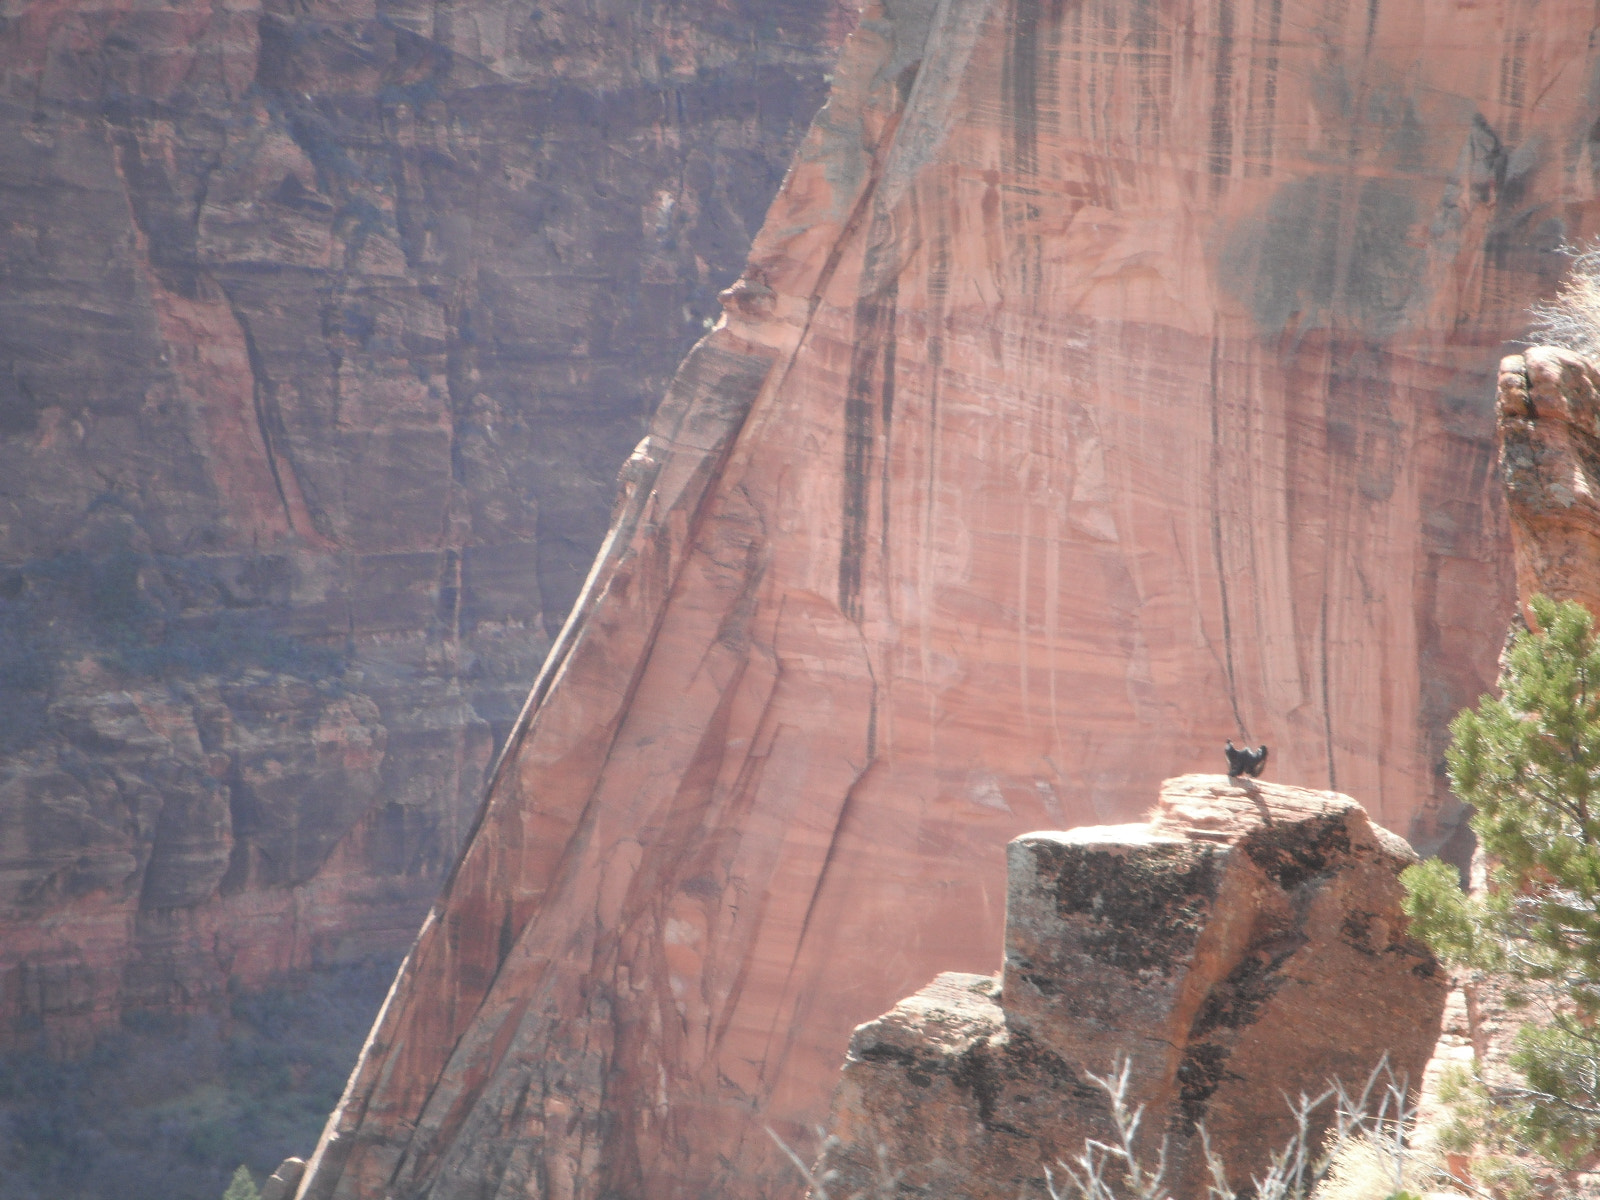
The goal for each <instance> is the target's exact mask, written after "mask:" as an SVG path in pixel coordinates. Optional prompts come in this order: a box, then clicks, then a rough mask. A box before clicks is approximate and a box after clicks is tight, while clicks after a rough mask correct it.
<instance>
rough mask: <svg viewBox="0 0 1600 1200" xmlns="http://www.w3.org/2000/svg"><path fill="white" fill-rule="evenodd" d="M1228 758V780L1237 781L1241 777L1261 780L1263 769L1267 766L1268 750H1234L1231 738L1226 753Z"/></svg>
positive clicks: (1247, 747)
mask: <svg viewBox="0 0 1600 1200" xmlns="http://www.w3.org/2000/svg"><path fill="white" fill-rule="evenodd" d="M1225 753H1226V754H1227V756H1228V778H1229V779H1237V778H1239V776H1241V775H1248V776H1250V778H1251V779H1259V778H1261V768H1262V767H1264V766H1266V765H1267V748H1266V747H1265V746H1261V747H1259V748H1258V749H1255V750H1252V749H1250V747H1249V746H1246V747H1245V748H1244V749H1243V750H1236V749H1234V745H1233V741H1232V739H1231V738H1230V739H1229V741H1228V748H1227V750H1226V751H1225Z"/></svg>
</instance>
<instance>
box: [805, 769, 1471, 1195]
mask: <svg viewBox="0 0 1600 1200" xmlns="http://www.w3.org/2000/svg"><path fill="white" fill-rule="evenodd" d="M1416 861H1417V857H1416V855H1415V853H1414V852H1413V851H1412V850H1411V848H1410V847H1409V846H1408V845H1407V844H1406V843H1405V840H1404V839H1403V838H1400V837H1397V836H1395V835H1394V834H1392V833H1389V832H1388V831H1387V830H1384V829H1382V828H1380V827H1378V826H1375V825H1373V824H1372V823H1371V822H1370V821H1368V820H1367V816H1366V813H1365V812H1363V810H1362V809H1361V806H1360V805H1358V804H1357V803H1356V802H1355V801H1353V800H1351V799H1350V798H1349V797H1348V796H1341V795H1338V794H1337V793H1333V792H1313V791H1309V790H1307V789H1305V788H1294V787H1286V786H1284V785H1282V784H1270V783H1265V784H1258V783H1256V782H1254V781H1251V780H1242V781H1240V780H1230V779H1228V778H1227V777H1226V776H1215V775H1189V776H1184V777H1182V778H1179V779H1171V780H1168V781H1167V782H1166V783H1165V784H1164V785H1163V786H1162V789H1161V798H1160V801H1159V803H1158V804H1157V806H1156V808H1155V810H1154V812H1153V813H1152V814H1151V817H1150V819H1149V821H1148V822H1146V823H1144V824H1139V825H1111V826H1091V827H1087V828H1082V829H1075V830H1072V831H1071V832H1068V833H1030V834H1024V835H1023V836H1022V837H1019V838H1017V839H1015V840H1014V841H1012V842H1011V844H1010V847H1009V850H1008V853H1007V868H1008V872H1009V885H1008V888H1007V893H1006V935H1005V968H1004V971H1003V972H1002V974H1001V975H1000V976H999V977H991V976H978V975H959V974H946V975H941V976H939V977H938V978H937V979H935V980H934V982H933V983H931V984H929V985H928V986H927V987H925V988H923V989H922V990H921V991H919V992H918V993H917V994H916V995H914V996H912V997H910V998H908V999H906V1000H902V1001H901V1002H900V1003H899V1004H897V1005H895V1007H894V1008H893V1009H892V1010H890V1011H889V1012H888V1013H886V1014H885V1015H884V1016H882V1017H879V1018H878V1019H877V1020H875V1021H871V1022H869V1023H867V1024H865V1025H862V1026H861V1027H860V1028H858V1029H857V1030H856V1031H855V1034H854V1035H853V1036H852V1038H851V1041H850V1052H849V1056H848V1058H847V1059H846V1060H845V1065H844V1072H843V1075H842V1077H841V1079H840V1082H839V1087H838V1090H837V1092H836V1093H835V1095H834V1102H833V1116H832V1122H831V1127H830V1129H829V1133H830V1135H831V1136H830V1138H829V1141H828V1145H827V1149H826V1150H825V1152H824V1154H823V1157H822V1158H821V1160H820V1161H819V1163H818V1165H817V1172H818V1175H819V1177H826V1178H828V1179H829V1184H828V1186H829V1188H830V1190H833V1189H837V1192H836V1194H839V1195H857V1194H863V1195H878V1194H880V1193H879V1191H878V1190H877V1189H878V1184H879V1182H880V1179H881V1178H882V1177H883V1175H884V1172H885V1171H887V1172H888V1174H889V1175H890V1176H891V1177H892V1178H894V1179H895V1180H896V1186H897V1187H898V1188H900V1189H903V1190H904V1191H906V1192H907V1193H908V1194H913V1195H929V1196H965V1197H971V1198H972V1200H988V1198H993V1200H1014V1198H1015V1197H1017V1196H1046V1195H1049V1191H1048V1188H1047V1175H1046V1172H1047V1170H1053V1171H1054V1173H1055V1174H1056V1176H1057V1178H1058V1180H1059V1179H1060V1177H1061V1174H1062V1172H1061V1170H1060V1168H1059V1167H1058V1166H1057V1163H1058V1162H1059V1161H1060V1160H1063V1159H1071V1158H1074V1157H1076V1156H1077V1155H1078V1154H1081V1153H1082V1152H1083V1144H1084V1139H1085V1138H1086V1137H1093V1138H1099V1139H1102V1140H1106V1139H1111V1138H1112V1137H1113V1134H1112V1129H1111V1125H1110V1122H1109V1120H1108V1108H1107V1099H1106V1095H1105V1093H1104V1092H1103V1091H1102V1090H1101V1089H1100V1088H1099V1087H1098V1086H1096V1085H1095V1084H1094V1083H1093V1082H1092V1081H1091V1079H1090V1078H1089V1076H1091V1075H1097V1076H1101V1077H1107V1076H1111V1075H1113V1074H1114V1073H1115V1071H1114V1070H1113V1068H1114V1066H1115V1065H1116V1064H1117V1060H1118V1059H1125V1060H1126V1062H1127V1064H1128V1080H1129V1086H1128V1093H1127V1102H1128V1104H1129V1106H1130V1107H1137V1106H1141V1105H1142V1106H1143V1107H1144V1118H1143V1121H1142V1122H1141V1129H1142V1131H1143V1140H1142V1144H1141V1152H1142V1157H1143V1158H1144V1161H1145V1162H1146V1164H1147V1165H1150V1166H1152V1167H1153V1165H1154V1164H1155V1162H1156V1161H1157V1160H1158V1158H1159V1157H1160V1148H1161V1143H1162V1141H1163V1139H1165V1141H1166V1149H1167V1159H1166V1164H1167V1170H1168V1175H1167V1182H1166V1186H1167V1187H1169V1188H1171V1189H1172V1194H1173V1195H1177V1196H1188V1195H1201V1194H1203V1193H1204V1192H1205V1188H1206V1184H1207V1183H1208V1182H1209V1176H1208V1172H1207V1168H1206V1163H1205V1158H1204V1153H1203V1149H1202V1144H1201V1141H1200V1138H1199V1135H1198V1128H1199V1126H1201V1125H1204V1126H1205V1129H1206V1133H1207V1135H1208V1137H1209V1141H1210V1145H1211V1148H1212V1149H1213V1150H1214V1151H1215V1152H1216V1154H1217V1155H1218V1156H1219V1157H1220V1158H1221V1159H1222V1160H1223V1161H1224V1162H1225V1163H1226V1164H1227V1165H1228V1167H1229V1170H1230V1173H1231V1175H1232V1177H1233V1179H1234V1180H1235V1181H1236V1182H1242V1181H1244V1180H1247V1179H1249V1178H1251V1177H1252V1176H1262V1175H1265V1173H1266V1170H1267V1167H1268V1166H1269V1157H1268V1156H1269V1155H1270V1154H1271V1153H1272V1152H1274V1151H1276V1150H1278V1149H1281V1148H1282V1147H1283V1146H1284V1145H1286V1144H1288V1142H1289V1141H1290V1140H1291V1138H1292V1137H1293V1135H1294V1132H1295V1119H1294V1117H1293V1115H1292V1113H1291V1112H1290V1110H1289V1108H1288V1105H1287V1104H1286V1102H1285V1097H1293V1096H1298V1095H1318V1094H1320V1093H1321V1091H1322V1090H1323V1089H1324V1088H1325V1087H1326V1086H1327V1082H1328V1081H1329V1080H1330V1079H1340V1080H1343V1081H1344V1082H1345V1083H1346V1084H1347V1085H1349V1086H1350V1087H1352V1089H1353V1090H1356V1091H1359V1089H1360V1088H1361V1086H1362V1085H1363V1084H1365V1082H1366V1080H1367V1078H1368V1077H1369V1075H1370V1073H1371V1072H1372V1070H1373V1069H1374V1067H1375V1066H1376V1065H1377V1064H1378V1063H1379V1062H1380V1061H1382V1060H1383V1058H1384V1056H1385V1055H1387V1056H1388V1061H1389V1065H1390V1067H1391V1069H1392V1070H1393V1071H1394V1073H1395V1075H1396V1077H1397V1078H1402V1077H1404V1078H1410V1079H1412V1080H1420V1079H1421V1077H1422V1068H1423V1065H1424V1064H1425V1063H1426V1062H1427V1059H1428V1056H1429V1053H1430V1052H1431V1050H1432V1048H1433V1042H1434V1039H1435V1038H1436V1037H1437V1035H1438V1031H1439V1021H1440V1016H1441V1014H1442V1012H1443V1010H1444V999H1445V993H1446V991H1447V989H1448V980H1447V975H1446V972H1445V971H1444V968H1443V967H1442V966H1441V965H1440V964H1439V963H1438V962H1437V961H1436V960H1435V959H1434V957H1433V955H1432V953H1431V952H1430V951H1429V950H1428V949H1427V947H1426V946H1425V945H1423V944H1422V943H1420V942H1417V941H1415V940H1413V939H1411V938H1409V937H1407V936H1406V932H1405V928H1406V918H1405V915H1404V913H1403V912H1402V911H1401V909H1400V898H1401V895H1402V889H1401V887H1400V883H1399V879H1398V876H1399V872H1400V871H1401V870H1403V869H1404V868H1405V867H1406V866H1408V865H1410V864H1411V863H1414V862H1416ZM1320 1116H1322V1117H1323V1118H1327V1116H1328V1114H1327V1112H1326V1111H1324V1112H1322V1113H1321V1114H1320ZM1319 1136H1320V1132H1319V1131H1317V1130H1314V1131H1313V1138H1314V1139H1316V1138H1318V1137H1319ZM880 1147H881V1148H882V1149H881V1152H880ZM880 1154H881V1157H880Z"/></svg>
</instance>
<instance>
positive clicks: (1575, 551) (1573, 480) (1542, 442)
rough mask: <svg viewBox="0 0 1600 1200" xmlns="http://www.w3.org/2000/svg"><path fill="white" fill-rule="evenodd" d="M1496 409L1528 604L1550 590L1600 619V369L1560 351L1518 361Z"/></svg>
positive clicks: (1509, 361) (1508, 367)
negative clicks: (1574, 601)
mask: <svg viewBox="0 0 1600 1200" xmlns="http://www.w3.org/2000/svg"><path fill="white" fill-rule="evenodd" d="M1496 411H1497V415H1498V418H1499V428H1500V470H1501V475H1502V478H1503V480H1504V482H1505V491H1506V501H1507V506H1508V507H1509V509H1510V512H1511V539H1512V545H1513V546H1514V547H1515V550H1516V567H1517V592H1518V594H1519V595H1520V596H1521V598H1522V603H1523V605H1524V606H1526V605H1527V603H1528V601H1529V600H1530V599H1531V598H1532V597H1533V596H1536V595H1538V594H1540V593H1541V592H1542V593H1543V594H1544V595H1547V596H1550V597H1552V598H1553V599H1556V600H1576V601H1578V602H1579V603H1580V604H1583V605H1584V606H1586V607H1587V608H1588V609H1589V611H1590V612H1594V613H1600V369H1597V368H1596V367H1595V365H1594V363H1592V362H1591V361H1590V360H1589V359H1587V358H1585V357H1584V356H1583V355H1581V354H1576V353H1574V352H1572V351H1570V350H1561V349H1558V348H1555V347H1552V346H1535V347H1533V348H1531V349H1529V350H1528V351H1527V352H1526V353H1525V354H1513V355H1510V356H1508V357H1507V358H1506V359H1505V360H1504V361H1503V362H1501V364H1500V388H1499V394H1498V398H1497V404H1496ZM1524 616H1525V618H1526V619H1527V620H1528V621H1529V622H1530V623H1531V622H1533V620H1534V618H1533V614H1532V612H1531V610H1527V609H1526V607H1524Z"/></svg>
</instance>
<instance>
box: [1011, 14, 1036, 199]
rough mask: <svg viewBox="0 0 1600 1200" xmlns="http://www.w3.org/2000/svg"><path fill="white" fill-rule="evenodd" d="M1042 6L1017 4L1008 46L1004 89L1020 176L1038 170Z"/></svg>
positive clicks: (1013, 159) (1013, 154)
mask: <svg viewBox="0 0 1600 1200" xmlns="http://www.w3.org/2000/svg"><path fill="white" fill-rule="evenodd" d="M1039 3H1040V0H1015V3H1014V4H1013V6H1012V10H1011V37H1010V39H1009V40H1008V41H1007V43H1006V57H1005V79H1004V86H1005V97H1006V102H1007V104H1008V106H1009V108H1010V111H1009V112H1008V113H1007V114H1006V115H1007V118H1008V123H1009V124H1010V126H1011V168H1012V170H1013V171H1014V172H1016V173H1017V174H1018V175H1032V174H1034V173H1035V172H1036V171H1037V170H1038V161H1039V160H1038V142H1039V55H1038V37H1039Z"/></svg>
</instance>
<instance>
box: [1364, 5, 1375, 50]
mask: <svg viewBox="0 0 1600 1200" xmlns="http://www.w3.org/2000/svg"><path fill="white" fill-rule="evenodd" d="M1378 4H1379V0H1367V40H1366V43H1365V45H1364V46H1363V47H1362V53H1364V54H1367V55H1371V53H1372V39H1373V38H1374V37H1376V36H1377V33H1378Z"/></svg>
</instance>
